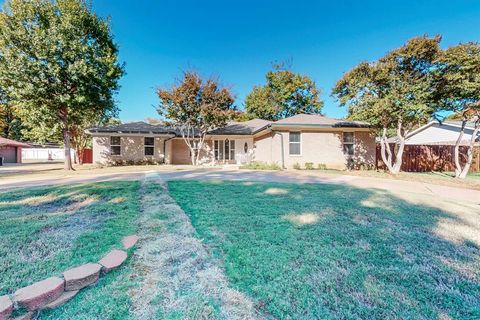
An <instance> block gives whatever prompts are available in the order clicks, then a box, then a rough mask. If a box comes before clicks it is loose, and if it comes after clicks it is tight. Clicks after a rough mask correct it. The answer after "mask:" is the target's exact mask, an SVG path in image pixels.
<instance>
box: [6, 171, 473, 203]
mask: <svg viewBox="0 0 480 320" xmlns="http://www.w3.org/2000/svg"><path fill="white" fill-rule="evenodd" d="M61 167H62V164H57V165H56V166H55V165H53V164H47V165H25V166H21V167H19V168H18V170H17V171H15V170H12V168H10V169H8V168H7V167H4V168H1V169H0V190H6V189H11V188H19V187H20V188H21V187H33V186H46V185H58V184H75V183H90V182H98V181H112V180H135V179H143V178H144V177H145V175H158V176H159V177H160V178H162V179H164V180H174V179H192V180H229V181H260V182H286V183H335V184H345V185H349V186H352V187H357V188H369V189H378V190H386V191H389V192H391V193H394V194H396V195H397V196H402V195H408V197H409V198H412V197H413V196H416V197H418V196H419V197H421V196H422V195H423V196H428V197H429V198H430V197H432V196H433V198H432V199H431V200H430V201H434V200H435V197H436V198H437V199H451V200H455V201H456V202H468V203H470V204H475V205H479V204H480V191H478V190H472V189H464V188H458V187H451V186H442V185H437V184H431V183H423V182H416V181H402V180H394V179H384V178H373V177H362V176H351V175H342V174H338V173H337V174H330V173H327V172H323V171H298V170H286V171H250V170H238V169H232V168H223V169H222V168H193V167H191V166H132V167H128V166H126V167H108V168H94V167H92V166H82V167H79V168H78V170H77V171H74V172H65V171H63V170H61ZM2 170H3V171H2ZM479 210H480V208H479Z"/></svg>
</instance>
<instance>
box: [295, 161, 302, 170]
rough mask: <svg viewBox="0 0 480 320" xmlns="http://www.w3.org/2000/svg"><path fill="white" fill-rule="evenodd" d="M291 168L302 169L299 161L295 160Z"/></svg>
mask: <svg viewBox="0 0 480 320" xmlns="http://www.w3.org/2000/svg"><path fill="white" fill-rule="evenodd" d="M293 169H295V170H301V169H302V166H300V163H298V162H297V163H294V164H293Z"/></svg>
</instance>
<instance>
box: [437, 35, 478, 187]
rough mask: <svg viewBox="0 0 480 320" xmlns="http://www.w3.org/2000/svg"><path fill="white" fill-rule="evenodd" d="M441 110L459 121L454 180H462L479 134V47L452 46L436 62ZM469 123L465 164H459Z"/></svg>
mask: <svg viewBox="0 0 480 320" xmlns="http://www.w3.org/2000/svg"><path fill="white" fill-rule="evenodd" d="M438 63H439V68H438V71H437V74H438V75H439V81H438V86H439V88H440V90H439V92H440V93H439V94H440V97H441V98H440V101H441V104H440V105H441V107H442V108H443V109H444V110H447V111H451V112H454V113H455V114H456V115H457V117H458V118H459V119H460V120H461V128H460V133H459V136H458V139H457V141H456V143H455V153H454V154H455V177H457V178H462V179H464V178H465V177H466V176H467V174H468V171H469V169H470V166H471V164H472V161H473V148H474V144H475V139H476V138H477V137H478V134H479V133H480V45H479V44H478V43H465V44H459V45H457V46H452V47H450V48H448V49H447V50H445V51H444V52H442V54H441V55H440V57H439V59H438ZM469 120H471V122H472V126H473V134H472V137H471V139H470V141H469V142H468V146H467V153H466V161H465V164H464V165H463V167H462V164H461V162H460V144H461V143H462V141H463V138H464V135H465V128H466V126H467V123H468V121H469Z"/></svg>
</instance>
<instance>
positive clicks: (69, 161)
mask: <svg viewBox="0 0 480 320" xmlns="http://www.w3.org/2000/svg"><path fill="white" fill-rule="evenodd" d="M62 131H63V145H64V151H65V161H64V165H63V168H64V169H65V170H73V166H72V157H71V153H70V134H69V132H68V128H65V127H64V128H63V130H62Z"/></svg>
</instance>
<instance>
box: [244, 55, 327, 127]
mask: <svg viewBox="0 0 480 320" xmlns="http://www.w3.org/2000/svg"><path fill="white" fill-rule="evenodd" d="M266 80H267V84H266V85H264V86H255V87H254V88H253V90H252V92H251V93H250V94H249V95H248V96H247V97H246V99H245V108H246V111H247V114H248V117H249V118H261V119H265V120H272V121H275V120H279V119H283V118H286V117H290V116H293V115H296V114H299V113H321V110H322V107H323V101H321V100H320V89H317V87H316V85H315V82H314V81H313V80H312V79H310V78H309V77H308V76H306V75H302V74H299V73H295V72H293V71H291V70H289V69H286V68H284V67H283V66H282V65H274V66H273V70H271V71H269V72H268V73H267V75H266Z"/></svg>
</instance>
